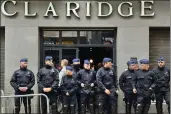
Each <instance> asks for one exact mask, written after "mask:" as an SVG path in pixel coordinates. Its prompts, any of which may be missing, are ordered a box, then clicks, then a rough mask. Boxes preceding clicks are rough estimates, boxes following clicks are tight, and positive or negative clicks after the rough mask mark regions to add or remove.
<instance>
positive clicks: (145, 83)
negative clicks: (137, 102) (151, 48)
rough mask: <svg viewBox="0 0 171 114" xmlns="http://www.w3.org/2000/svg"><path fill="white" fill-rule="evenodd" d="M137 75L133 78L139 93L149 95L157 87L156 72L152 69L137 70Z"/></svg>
mask: <svg viewBox="0 0 171 114" xmlns="http://www.w3.org/2000/svg"><path fill="white" fill-rule="evenodd" d="M135 75H136V77H135V78H134V79H133V84H134V86H135V87H136V88H137V94H140V95H145V96H149V95H151V94H152V90H154V88H155V83H154V82H155V77H154V73H153V72H152V71H150V70H146V71H145V70H139V71H135Z"/></svg>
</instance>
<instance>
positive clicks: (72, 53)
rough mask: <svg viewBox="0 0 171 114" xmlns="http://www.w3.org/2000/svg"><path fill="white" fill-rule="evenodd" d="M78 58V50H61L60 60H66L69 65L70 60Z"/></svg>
mask: <svg viewBox="0 0 171 114" xmlns="http://www.w3.org/2000/svg"><path fill="white" fill-rule="evenodd" d="M74 58H78V48H63V49H62V59H67V60H68V61H69V63H70V64H72V60H73V59H74Z"/></svg>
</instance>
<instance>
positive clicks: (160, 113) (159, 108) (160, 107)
mask: <svg viewBox="0 0 171 114" xmlns="http://www.w3.org/2000/svg"><path fill="white" fill-rule="evenodd" d="M156 110H157V114H162V113H163V109H162V103H156Z"/></svg>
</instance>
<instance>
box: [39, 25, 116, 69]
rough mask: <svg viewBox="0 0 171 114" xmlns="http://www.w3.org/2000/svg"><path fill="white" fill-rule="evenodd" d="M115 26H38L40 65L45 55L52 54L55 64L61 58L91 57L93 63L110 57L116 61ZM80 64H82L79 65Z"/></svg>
mask: <svg viewBox="0 0 171 114" xmlns="http://www.w3.org/2000/svg"><path fill="white" fill-rule="evenodd" d="M116 33H117V29H116V28H97V29H95V28H91V29H90V28H84V29H83V28H82V29H76V28H67V29H66V28H54V29H53V28H40V38H41V40H40V49H41V50H40V51H41V54H40V67H42V66H43V64H44V58H45V56H52V57H53V59H54V63H55V66H56V67H58V66H59V65H60V61H61V60H62V59H67V60H69V63H70V64H71V63H72V59H74V58H80V60H81V64H83V61H84V59H92V60H93V62H94V65H95V66H97V64H98V63H101V62H102V59H103V58H104V57H110V58H112V60H113V62H114V64H115V63H116V54H115V53H116V36H117V35H116ZM81 66H82V65H81Z"/></svg>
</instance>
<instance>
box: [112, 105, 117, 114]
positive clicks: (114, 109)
mask: <svg viewBox="0 0 171 114" xmlns="http://www.w3.org/2000/svg"><path fill="white" fill-rule="evenodd" d="M111 111H112V114H117V107H116V105H113V106H112V107H111Z"/></svg>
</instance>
